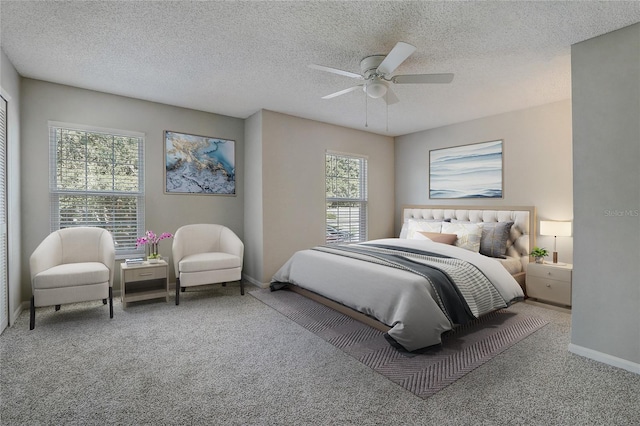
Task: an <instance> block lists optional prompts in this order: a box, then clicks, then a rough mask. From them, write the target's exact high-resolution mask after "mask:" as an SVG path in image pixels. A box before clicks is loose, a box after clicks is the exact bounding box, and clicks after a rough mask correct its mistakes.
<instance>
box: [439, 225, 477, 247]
mask: <svg viewBox="0 0 640 426" xmlns="http://www.w3.org/2000/svg"><path fill="white" fill-rule="evenodd" d="M442 233H443V234H456V235H457V236H458V239H457V240H456V246H458V247H461V248H463V249H467V250H470V251H473V252H476V253H478V252H479V251H480V239H481V237H482V224H480V223H460V222H458V223H449V222H444V223H443V224H442Z"/></svg>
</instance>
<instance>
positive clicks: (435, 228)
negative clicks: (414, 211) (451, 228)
mask: <svg viewBox="0 0 640 426" xmlns="http://www.w3.org/2000/svg"><path fill="white" fill-rule="evenodd" d="M441 229H442V221H438V222H427V221H421V220H415V219H409V221H408V226H407V238H408V239H410V240H412V239H415V234H417V233H418V231H424V232H438V233H439V232H440V230H441Z"/></svg>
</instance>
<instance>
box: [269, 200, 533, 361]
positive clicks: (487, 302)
mask: <svg viewBox="0 0 640 426" xmlns="http://www.w3.org/2000/svg"><path fill="white" fill-rule="evenodd" d="M534 225H535V208H533V207H515V208H505V207H500V208H499V209H496V208H490V207H465V206H406V207H404V208H403V225H402V230H401V232H400V235H399V238H386V239H378V240H372V241H367V242H364V243H358V244H337V245H327V246H318V247H314V248H311V249H308V250H302V251H299V252H296V253H295V254H294V255H293V256H292V257H291V258H290V259H289V260H288V261H287V262H286V263H285V264H284V265H283V266H282V267H281V268H280V269H279V270H278V271H277V272H276V274H275V275H274V276H273V279H272V282H271V289H272V290H278V289H280V288H283V287H287V288H290V289H292V290H294V291H297V292H299V293H301V294H303V295H305V296H308V297H311V298H313V299H315V300H317V301H319V302H321V303H324V304H327V305H329V306H331V307H333V308H336V309H338V310H339V311H341V312H343V313H346V314H348V315H351V316H353V317H355V318H357V319H359V320H361V321H363V322H366V323H368V324H370V325H372V326H374V327H376V328H378V329H380V330H382V331H384V332H385V337H386V338H387V340H388V341H389V343H391V344H392V345H393V346H396V347H398V348H401V349H404V350H407V351H415V350H418V349H421V348H424V347H428V346H432V345H435V344H439V343H440V342H441V335H442V333H444V332H446V331H448V330H451V329H453V328H454V327H456V326H459V325H462V324H466V323H467V322H469V321H472V320H473V319H474V318H477V317H479V316H481V315H484V314H487V313H489V312H492V311H494V310H496V309H501V308H505V307H508V306H509V305H510V304H512V303H514V302H516V301H518V300H522V298H523V297H524V292H523V289H522V287H521V285H522V284H523V283H524V281H523V277H524V275H525V274H524V273H525V271H526V266H527V263H528V261H529V256H528V253H529V252H530V248H531V245H532V244H533V241H532V240H533V238H532V237H531V235H535V233H534V232H532V231H533V230H534ZM485 227H486V229H485ZM505 229H506V230H507V231H506V238H505V237H504V234H505ZM483 230H484V231H483ZM495 230H498V231H499V232H501V233H502V234H501V235H503V237H502V238H501V239H500V240H501V241H499V242H498V243H496V241H494V240H497V237H496V232H490V231H495ZM483 232H484V233H483ZM453 234H455V237H456V238H455V241H454V242H451V241H449V244H447V243H443V242H439V241H440V240H441V239H442V238H446V235H449V236H451V235H453ZM480 242H484V243H485V244H484V246H485V247H484V248H485V250H484V252H485V253H486V252H487V248H488V247H489V246H488V245H487V244H489V243H496V244H494V245H496V246H497V247H498V248H497V249H496V250H504V251H503V253H502V254H500V253H493V255H492V256H488V255H486V254H481V253H480V250H479V249H478V248H477V247H476V246H477V245H479V244H480ZM500 244H502V245H500ZM489 249H491V247H489Z"/></svg>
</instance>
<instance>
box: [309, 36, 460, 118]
mask: <svg viewBox="0 0 640 426" xmlns="http://www.w3.org/2000/svg"><path fill="white" fill-rule="evenodd" d="M415 50H416V47H415V46H412V45H410V44H409V43H405V42H403V41H399V42H398V43H396V45H395V46H394V47H393V49H391V52H389V54H387V55H386V56H385V55H371V56H367V57H365V58H363V59H362V60H361V61H360V71H361V72H362V74H356V73H353V72H350V71H344V70H340V69H337V68H331V67H325V66H323V65H316V64H311V65H309V67H310V68H314V69H317V70H320V71H327V72H331V73H334V74H339V75H344V76H346V77H351V78H355V79H358V80H364V81H363V82H362V83H360V84H357V85H355V86H353V87H349V88H348V89H344V90H340V91H338V92H335V93H331V94H330V95H327V96H323V97H322V99H331V98H335V97H336V96H340V95H344V94H345V93H349V92H353V91H354V90H357V89H359V88H360V87H362V89H363V90H364V92H365V93H366V94H367V95H368V96H369V97H371V98H374V99H377V98H382V97H384V100H385V101H386V102H387V104H388V105H390V104H395V103H396V102H398V98H397V97H396V95H395V94H394V93H393V91H392V90H391V87H390V84H389V83H394V84H446V83H451V82H452V81H453V74H406V75H395V76H391V74H392V73H393V72H394V71H395V70H396V68H398V67H399V66H400V64H402V63H403V62H404V61H405V60H406V59H407V58H408V57H409V56H411V54H412V53H413V52H414V51H415ZM385 95H386V96H385Z"/></svg>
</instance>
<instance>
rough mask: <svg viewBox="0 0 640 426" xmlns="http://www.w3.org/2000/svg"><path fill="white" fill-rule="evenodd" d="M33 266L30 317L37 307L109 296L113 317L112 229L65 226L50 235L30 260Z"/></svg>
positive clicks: (56, 305) (58, 305)
mask: <svg viewBox="0 0 640 426" xmlns="http://www.w3.org/2000/svg"><path fill="white" fill-rule="evenodd" d="M29 266H30V269H31V290H32V296H31V318H30V322H29V329H30V330H33V329H34V327H35V320H36V307H42V306H55V310H56V311H58V310H60V305H62V304H65V303H76V302H86V301H90V300H99V299H102V302H103V303H104V304H105V305H106V304H107V299H109V317H110V318H113V275H114V269H115V246H114V243H113V238H112V237H111V234H110V233H109V231H106V230H104V229H102V228H94V227H76V228H65V229H61V230H59V231H55V232H53V233H51V234H49V236H47V237H46V238H45V239H44V240H43V241H42V242H41V243H40V245H39V246H38V247H37V248H36V249H35V251H34V252H33V254H32V255H31V258H30V260H29Z"/></svg>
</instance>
